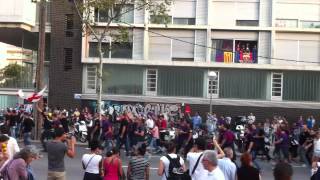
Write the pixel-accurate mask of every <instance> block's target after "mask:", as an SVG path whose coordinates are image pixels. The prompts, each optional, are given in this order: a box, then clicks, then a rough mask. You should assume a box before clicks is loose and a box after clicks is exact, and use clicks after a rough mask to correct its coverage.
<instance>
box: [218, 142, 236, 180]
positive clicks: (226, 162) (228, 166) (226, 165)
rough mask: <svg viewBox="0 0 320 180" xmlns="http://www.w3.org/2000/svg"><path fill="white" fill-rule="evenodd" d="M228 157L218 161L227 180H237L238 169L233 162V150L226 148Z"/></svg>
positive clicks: (225, 151)
mask: <svg viewBox="0 0 320 180" xmlns="http://www.w3.org/2000/svg"><path fill="white" fill-rule="evenodd" d="M224 153H225V155H226V157H224V158H222V159H219V160H218V166H219V168H220V169H221V171H222V172H223V174H224V177H225V180H236V173H237V167H236V165H235V164H234V163H233V162H232V161H231V159H232V158H233V151H232V149H231V148H229V147H227V148H224Z"/></svg>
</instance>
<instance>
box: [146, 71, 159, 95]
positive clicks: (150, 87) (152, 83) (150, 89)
mask: <svg viewBox="0 0 320 180" xmlns="http://www.w3.org/2000/svg"><path fill="white" fill-rule="evenodd" d="M157 78H158V71H157V69H147V95H156V93H157Z"/></svg>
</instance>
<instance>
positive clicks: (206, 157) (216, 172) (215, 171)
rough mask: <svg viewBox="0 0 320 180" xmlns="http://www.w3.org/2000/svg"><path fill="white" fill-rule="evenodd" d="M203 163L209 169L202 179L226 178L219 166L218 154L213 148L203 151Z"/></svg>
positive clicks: (219, 179) (223, 179) (216, 179)
mask: <svg viewBox="0 0 320 180" xmlns="http://www.w3.org/2000/svg"><path fill="white" fill-rule="evenodd" d="M202 165H203V167H204V168H205V169H206V170H207V171H208V173H206V176H204V178H203V179H201V180H225V178H224V175H223V172H222V171H221V169H220V168H219V167H218V159H217V154H216V152H215V151H213V150H206V151H205V152H204V153H203V158H202Z"/></svg>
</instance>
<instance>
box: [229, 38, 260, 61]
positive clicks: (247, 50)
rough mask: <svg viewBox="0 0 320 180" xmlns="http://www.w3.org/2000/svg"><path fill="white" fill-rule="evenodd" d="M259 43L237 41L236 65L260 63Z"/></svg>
mask: <svg viewBox="0 0 320 180" xmlns="http://www.w3.org/2000/svg"><path fill="white" fill-rule="evenodd" d="M257 47H258V42H257V41H242V40H236V41H235V53H234V54H235V58H234V61H235V62H236V63H257V62H258V59H257V58H258V49H257Z"/></svg>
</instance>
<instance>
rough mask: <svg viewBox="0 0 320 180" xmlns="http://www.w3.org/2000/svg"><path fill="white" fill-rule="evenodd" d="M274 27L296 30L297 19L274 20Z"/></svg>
mask: <svg viewBox="0 0 320 180" xmlns="http://www.w3.org/2000/svg"><path fill="white" fill-rule="evenodd" d="M275 25H276V27H288V28H296V27H298V20H297V19H276V24H275Z"/></svg>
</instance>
